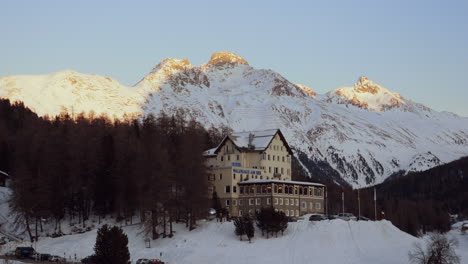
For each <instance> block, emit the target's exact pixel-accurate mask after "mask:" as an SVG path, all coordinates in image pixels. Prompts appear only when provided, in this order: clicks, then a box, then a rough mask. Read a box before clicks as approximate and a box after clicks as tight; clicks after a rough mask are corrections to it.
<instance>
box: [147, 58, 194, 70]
mask: <svg viewBox="0 0 468 264" xmlns="http://www.w3.org/2000/svg"><path fill="white" fill-rule="evenodd" d="M192 67H193V65H192V64H191V63H190V61H189V60H188V59H172V58H167V59H164V60H163V61H161V62H160V63H158V64H157V65H156V66H154V67H153V70H152V71H151V72H152V73H153V72H157V71H159V70H160V69H165V70H169V71H181V70H185V69H187V68H192Z"/></svg>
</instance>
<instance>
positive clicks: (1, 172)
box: [0, 171, 10, 177]
mask: <svg viewBox="0 0 468 264" xmlns="http://www.w3.org/2000/svg"><path fill="white" fill-rule="evenodd" d="M0 174H3V175H5V176H7V177H10V175H8V173H6V172H3V171H0Z"/></svg>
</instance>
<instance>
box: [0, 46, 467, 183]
mask: <svg viewBox="0 0 468 264" xmlns="http://www.w3.org/2000/svg"><path fill="white" fill-rule="evenodd" d="M0 98H5V99H10V100H11V101H22V102H24V104H25V105H26V106H27V107H29V108H31V109H32V110H33V111H35V112H36V113H37V114H39V115H41V116H45V115H49V116H54V115H58V114H60V113H61V112H68V113H70V114H77V113H80V112H85V113H90V112H91V111H92V112H94V114H95V115H100V114H107V115H108V116H110V117H114V118H123V117H125V116H126V115H127V116H138V115H147V114H158V113H160V112H161V111H165V112H166V113H169V114H173V113H179V114H182V115H184V116H185V117H186V118H193V119H196V120H197V121H199V122H200V123H202V124H203V125H205V126H206V127H211V126H214V127H220V126H226V127H230V128H232V129H233V130H234V131H252V130H257V129H269V128H272V129H273V128H279V129H281V131H282V132H283V134H284V135H285V137H286V138H287V140H288V142H289V143H290V145H291V147H292V148H293V149H294V152H295V154H296V157H298V158H299V161H300V164H301V165H302V167H303V168H304V170H305V171H306V173H308V174H309V175H313V176H315V177H332V178H334V179H335V180H336V181H343V180H344V181H346V182H348V183H350V184H351V185H353V186H367V185H371V184H375V183H380V182H382V181H384V180H385V179H386V178H387V177H389V176H391V175H394V174H397V173H399V174H400V173H405V172H409V171H420V170H425V169H428V168H432V167H434V166H437V165H440V164H442V163H446V162H449V161H452V160H455V159H458V158H460V157H462V156H466V155H468V118H465V117H460V116H458V115H456V114H453V113H449V112H438V111H435V110H432V109H430V108H429V107H426V106H424V105H421V104H418V103H415V102H413V101H411V100H409V99H406V98H404V97H402V96H401V95H399V94H397V93H393V92H391V91H389V90H387V89H386V88H384V87H382V86H381V85H378V84H377V83H375V82H373V81H371V80H369V79H368V78H366V77H360V78H359V79H358V81H357V82H356V83H355V84H354V85H353V86H351V87H341V88H338V89H336V90H333V91H330V92H328V93H326V94H324V95H319V94H317V93H316V92H314V91H313V90H312V89H310V88H308V87H306V86H304V85H299V84H294V83H292V82H290V81H289V80H287V79H285V78H284V77H283V76H281V75H280V74H278V73H276V72H274V71H272V70H264V69H255V68H253V67H251V66H250V65H249V63H248V62H247V61H246V60H245V59H243V58H241V57H239V56H237V55H236V54H233V53H229V52H219V53H215V54H213V55H212V56H211V59H210V61H208V62H207V63H206V64H203V65H201V66H194V65H192V64H191V63H190V62H189V61H188V60H187V59H165V60H164V61H162V62H161V63H159V64H157V65H156V66H155V67H154V68H153V69H152V71H150V73H149V74H148V75H146V76H145V77H144V78H143V79H142V80H141V81H140V82H138V83H137V84H136V85H134V86H132V87H126V86H124V85H122V84H120V83H119V82H117V81H115V80H113V79H111V78H108V77H102V76H99V75H90V74H81V73H77V72H74V71H70V70H66V71H62V72H57V73H52V74H48V75H37V76H31V75H28V76H26V75H20V76H7V77H3V78H0Z"/></svg>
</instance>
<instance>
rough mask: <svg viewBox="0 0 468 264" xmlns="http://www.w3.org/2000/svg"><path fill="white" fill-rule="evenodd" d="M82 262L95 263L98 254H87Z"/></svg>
mask: <svg viewBox="0 0 468 264" xmlns="http://www.w3.org/2000/svg"><path fill="white" fill-rule="evenodd" d="M81 263H85V264H94V263H96V256H95V255H91V256H87V257H85V258H84V259H82V260H81Z"/></svg>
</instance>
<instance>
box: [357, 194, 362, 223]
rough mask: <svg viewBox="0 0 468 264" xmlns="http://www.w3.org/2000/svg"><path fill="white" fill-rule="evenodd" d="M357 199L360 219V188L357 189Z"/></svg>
mask: <svg viewBox="0 0 468 264" xmlns="http://www.w3.org/2000/svg"><path fill="white" fill-rule="evenodd" d="M357 200H358V219H359V218H361V198H360V197H359V189H358V190H357Z"/></svg>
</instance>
